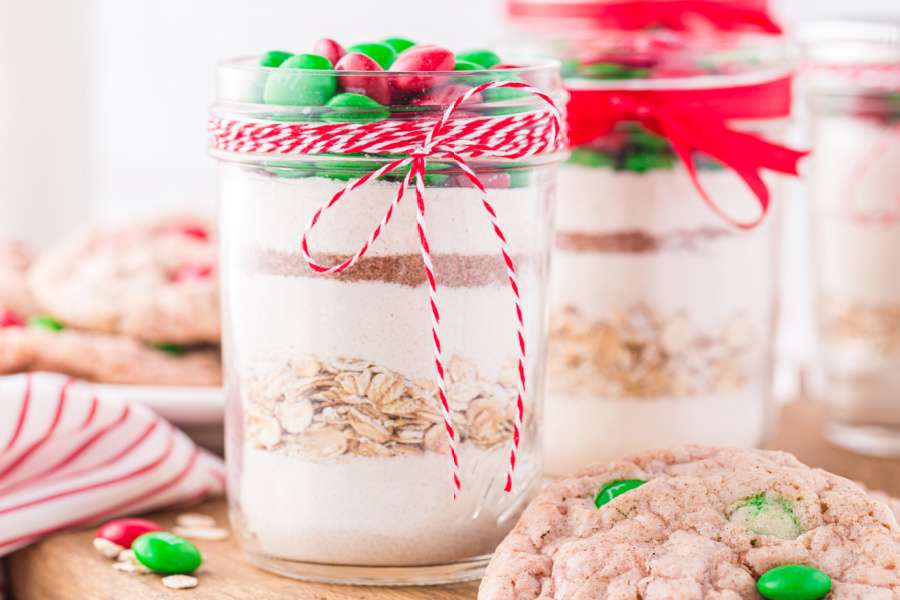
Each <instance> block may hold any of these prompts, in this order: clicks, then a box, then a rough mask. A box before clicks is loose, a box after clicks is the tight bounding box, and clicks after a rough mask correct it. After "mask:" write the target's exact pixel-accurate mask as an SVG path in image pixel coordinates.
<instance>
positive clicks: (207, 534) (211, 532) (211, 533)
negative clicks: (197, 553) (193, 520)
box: [172, 527, 228, 541]
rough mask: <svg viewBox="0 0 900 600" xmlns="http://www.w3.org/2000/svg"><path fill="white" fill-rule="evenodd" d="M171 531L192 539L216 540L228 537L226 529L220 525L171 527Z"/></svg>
mask: <svg viewBox="0 0 900 600" xmlns="http://www.w3.org/2000/svg"><path fill="white" fill-rule="evenodd" d="M172 533H174V534H175V535H180V536H181V537H183V538H188V539H194V540H210V541H218V540H224V539H225V538H227V537H228V530H227V529H222V528H221V527H173V528H172Z"/></svg>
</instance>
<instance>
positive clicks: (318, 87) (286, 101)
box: [263, 54, 337, 106]
mask: <svg viewBox="0 0 900 600" xmlns="http://www.w3.org/2000/svg"><path fill="white" fill-rule="evenodd" d="M317 71H322V72H321V73H318V72H317ZM336 90H337V77H336V76H335V74H334V69H333V67H332V65H331V62H329V60H328V59H327V58H325V57H324V56H319V55H318V54H295V55H294V56H292V57H290V58H289V59H287V60H286V61H284V62H283V63H281V66H279V67H278V70H277V71H275V72H274V73H272V74H270V75H269V79H268V81H266V88H265V91H264V92H263V101H264V102H266V104H282V105H288V106H321V105H323V104H325V103H326V102H328V100H329V99H331V97H332V96H334V92H335V91H336Z"/></svg>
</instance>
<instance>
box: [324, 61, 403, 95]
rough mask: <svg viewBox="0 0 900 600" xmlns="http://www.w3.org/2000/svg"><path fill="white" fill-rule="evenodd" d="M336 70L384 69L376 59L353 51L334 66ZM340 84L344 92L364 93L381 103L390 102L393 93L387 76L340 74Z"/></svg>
mask: <svg viewBox="0 0 900 600" xmlns="http://www.w3.org/2000/svg"><path fill="white" fill-rule="evenodd" d="M334 69H335V71H382V70H383V69H382V68H381V65H379V64H378V63H377V62H375V60H374V59H372V58H370V57H368V56H366V55H365V54H360V53H359V52H351V53H349V54H345V55H344V57H343V58H341V60H339V61H338V62H337V64H336V65H335V66H334ZM338 86H339V87H340V89H341V91H342V92H352V93H355V94H364V95H366V96H368V97H369V98H371V99H372V100H375V101H376V102H378V103H379V104H390V103H391V95H390V92H389V91H388V82H387V79H386V78H385V77H369V76H367V75H338Z"/></svg>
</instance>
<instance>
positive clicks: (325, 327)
mask: <svg viewBox="0 0 900 600" xmlns="http://www.w3.org/2000/svg"><path fill="white" fill-rule="evenodd" d="M255 64H256V62H255V61H254V59H252V58H251V59H246V60H244V59H241V60H234V61H230V62H226V63H223V64H222V65H221V66H220V67H219V69H218V100H217V103H216V104H215V106H214V107H213V109H212V118H211V122H213V123H215V124H214V125H213V129H215V128H216V127H219V128H220V133H221V130H222V128H225V127H226V125H225V124H224V122H226V121H229V120H231V121H237V122H240V123H247V122H250V123H252V124H253V126H260V125H261V126H263V129H257V130H256V131H257V133H258V134H259V136H260V138H266V133H265V126H270V127H272V128H273V129H272V130H274V129H277V128H279V127H283V126H290V127H297V128H300V129H303V128H311V129H303V130H304V131H307V133H305V134H304V135H306V136H307V139H306V141H307V142H309V144H307V145H305V146H303V148H304V149H306V150H304V151H306V152H309V153H301V152H300V151H295V152H294V153H284V154H274V153H272V152H271V147H268V148H267V147H265V145H262V146H259V145H257V146H253V150H248V148H249V146H246V147H241V146H240V144H231V145H229V142H228V141H226V140H224V137H223V138H220V142H221V143H220V144H219V145H215V146H214V149H213V151H212V152H213V154H214V156H215V157H216V158H217V159H218V160H219V188H220V214H221V217H220V218H221V235H222V240H223V247H222V258H221V263H222V267H221V269H222V279H223V281H222V284H223V305H224V325H223V329H224V335H223V345H224V357H225V372H226V395H227V416H226V446H227V447H226V456H227V464H228V489H229V501H230V505H231V517H232V521H233V525H234V529H235V531H236V532H237V534H238V536H239V537H240V539H241V541H242V543H243V546H244V549H245V551H246V553H247V554H248V556H249V558H250V560H251V561H252V562H254V563H256V564H258V565H260V566H262V567H264V568H266V569H269V570H272V571H275V572H278V573H282V574H285V575H289V576H293V577H297V578H302V579H310V580H319V581H333V582H343V583H376V584H424V583H437V582H447V581H455V580H462V579H471V578H475V577H477V576H479V575H480V572H481V569H482V567H483V566H484V565H485V564H486V560H487V558H488V557H489V555H490V553H491V552H492V551H493V549H494V547H495V546H496V544H497V543H498V542H499V541H500V540H501V539H502V538H503V537H504V536H505V534H506V533H507V531H508V530H509V529H510V528H511V527H512V525H513V524H514V522H515V520H516V518H517V516H518V512H519V511H520V509H521V508H523V505H524V504H525V503H526V502H527V500H528V499H529V497H530V496H531V495H532V493H533V491H534V490H535V488H536V486H537V485H538V482H539V480H540V473H541V460H540V450H539V448H540V444H539V423H540V418H541V399H542V388H543V383H544V381H543V373H544V364H545V358H546V357H545V339H544V337H545V329H546V285H547V281H546V280H547V271H548V263H549V257H548V253H549V248H550V244H551V239H552V238H551V226H552V212H553V205H554V196H555V181H556V169H557V167H556V164H557V163H558V162H559V161H560V160H561V158H563V157H564V154H563V152H562V151H561V150H560V148H559V147H557V148H556V149H554V150H553V151H550V152H542V153H536V154H533V155H531V156H524V157H519V158H516V159H515V160H511V159H510V160H507V159H505V158H502V157H499V158H498V157H493V158H491V157H482V158H471V157H470V158H469V159H468V165H469V167H470V168H471V169H472V171H473V172H474V174H475V175H477V177H478V178H479V179H480V181H481V182H482V183H483V184H484V186H485V187H486V188H487V189H486V198H487V199H488V201H489V202H490V204H491V205H492V207H493V209H494V210H495V211H496V219H497V223H498V225H499V228H500V229H501V230H502V233H503V235H505V239H506V242H507V243H508V255H509V257H510V258H511V261H512V262H513V263H514V265H515V269H516V272H517V284H518V285H517V291H518V295H519V296H520V303H521V309H522V312H523V321H524V323H523V336H524V340H523V341H524V343H525V347H526V348H527V355H526V359H525V365H524V369H525V370H524V372H525V389H526V395H525V398H524V425H523V427H522V436H521V440H522V441H521V445H520V446H519V449H518V460H517V464H516V470H515V476H514V480H513V484H512V491H511V492H506V491H504V483H505V482H506V476H507V469H508V468H509V462H510V448H511V445H512V438H513V430H514V427H515V422H516V413H517V411H516V399H517V392H518V384H519V378H518V372H519V369H518V364H517V359H518V357H519V345H518V343H517V318H516V308H517V305H516V303H515V301H514V300H515V297H514V294H513V291H512V289H511V286H510V282H509V275H508V270H507V265H506V264H505V261H504V256H503V255H501V253H500V248H501V246H500V242H499V240H498V235H497V234H496V233H495V229H494V226H493V222H492V220H491V218H490V216H491V215H489V214H488V212H487V211H486V210H485V206H484V205H483V204H482V194H481V193H480V192H479V190H478V189H476V188H475V187H474V186H473V184H472V183H471V182H470V180H469V178H468V177H467V176H466V174H465V173H464V172H463V171H462V170H461V169H460V167H459V166H458V164H457V163H455V162H454V161H453V160H451V159H449V158H447V157H446V156H443V157H442V156H440V155H438V154H433V155H432V156H431V157H430V158H428V159H427V174H426V175H425V177H424V190H423V191H424V196H423V206H422V208H423V213H422V214H418V211H417V202H416V198H415V191H414V189H413V187H412V186H410V187H408V188H406V196H410V195H412V196H413V198H407V199H406V200H404V201H402V202H400V203H399V204H398V205H397V206H396V209H395V210H393V213H392V214H390V215H389V223H387V225H386V226H384V228H383V229H380V228H379V230H380V235H377V233H376V235H375V236H374V237H377V239H370V236H372V235H373V230H375V228H376V227H377V226H379V223H380V222H382V219H384V215H385V212H386V211H387V210H388V208H389V207H390V206H392V202H393V201H394V199H395V197H396V196H397V193H398V189H403V183H402V182H403V179H404V176H405V175H406V173H407V172H408V170H409V169H410V166H409V165H404V166H401V167H400V168H398V169H396V170H394V171H391V172H385V173H384V174H383V176H381V177H378V178H372V179H370V180H366V181H364V182H362V183H361V184H360V185H359V187H358V188H357V189H354V190H353V191H352V192H350V193H349V194H348V195H347V196H346V200H345V201H342V202H339V203H337V204H335V205H334V207H333V209H330V210H329V211H328V212H327V213H326V214H323V216H322V217H321V221H319V222H317V223H315V229H314V230H313V229H312V225H309V224H310V222H311V219H313V216H314V215H315V214H316V211H317V210H318V209H319V208H320V207H322V206H323V205H324V204H325V203H326V202H328V201H329V200H331V199H332V198H334V197H335V195H336V194H338V193H339V192H340V191H341V190H342V189H344V187H345V186H347V185H348V184H350V183H351V182H352V181H354V180H356V179H358V178H361V177H363V176H365V175H367V174H369V173H371V172H372V171H373V170H375V169H378V168H380V167H384V166H386V165H388V164H390V163H392V162H393V161H395V160H398V159H401V158H403V157H404V156H406V155H408V154H409V153H410V151H411V148H409V147H408V146H409V143H407V142H404V140H407V141H408V139H409V136H410V135H414V137H415V136H418V137H415V140H414V141H416V140H417V141H416V143H418V142H419V141H421V137H422V135H421V134H422V132H424V131H425V129H426V128H427V129H431V128H432V126H433V125H434V124H435V123H437V121H438V119H439V117H440V116H441V115H442V114H443V113H444V111H445V109H446V108H447V107H448V105H449V104H450V103H451V102H452V101H453V100H454V99H455V98H456V97H457V96H459V95H460V94H461V93H462V92H463V91H466V90H469V89H471V87H470V86H471V85H473V84H475V83H480V82H483V81H486V80H492V79H497V78H502V79H504V80H516V81H522V82H527V83H529V84H531V85H533V86H534V87H535V88H540V89H541V90H544V91H546V92H547V93H548V94H550V95H551V96H552V97H553V98H554V99H555V100H556V101H557V102H559V103H562V102H563V101H564V98H565V95H564V93H563V92H561V82H560V78H559V69H558V64H557V63H554V62H552V61H551V62H547V63H542V64H539V65H535V66H525V67H519V68H510V69H504V70H502V71H498V70H494V71H467V72H465V74H462V73H459V72H457V73H454V72H440V73H438V72H429V73H427V74H423V73H418V74H413V73H392V72H380V73H373V72H362V71H360V72H354V71H342V72H341V77H342V78H345V77H350V78H351V79H350V80H349V81H352V82H353V85H354V86H355V87H356V88H357V89H367V90H387V91H388V93H395V92H393V91H392V90H394V88H395V85H396V86H398V87H399V86H403V91H404V92H405V96H404V97H403V98H402V102H395V103H394V104H393V105H390V106H387V107H384V106H382V107H380V108H372V107H371V106H364V107H362V108H359V107H346V108H341V105H340V104H339V103H335V102H332V103H331V106H317V105H313V106H307V105H298V106H293V105H289V104H287V103H286V102H282V103H281V104H272V103H268V104H267V103H265V102H264V100H265V99H266V98H271V97H272V96H273V94H272V93H270V92H271V86H272V82H273V81H276V82H278V83H277V85H281V83H284V82H287V83H288V84H289V86H292V85H294V83H292V80H293V79H295V78H306V79H305V80H302V83H300V84H297V85H299V86H300V87H301V88H303V89H307V87H308V86H309V85H312V87H313V88H314V89H322V88H328V87H330V86H332V84H330V83H327V82H325V83H322V80H324V79H325V78H328V77H334V74H333V72H322V71H308V70H297V69H294V70H289V71H286V70H285V69H280V70H279V69H271V68H262V67H257V66H255ZM521 64H525V63H521ZM501 73H502V77H500V75H499V74H501ZM416 77H418V78H419V79H418V80H417V79H414V78H416ZM403 78H405V79H403ZM347 81H348V80H347V79H342V80H341V82H340V84H339V85H340V86H342V87H343V86H345V85H348V84H347ZM310 82H312V83H311V84H310ZM397 82H399V83H397ZM410 82H414V83H415V87H416V88H417V89H416V90H415V91H414V92H411V91H410ZM304 86H306V87H304ZM292 89H295V88H292ZM410 96H411V97H410ZM392 97H394V98H396V95H394V96H392ZM463 109H464V110H460V111H458V112H457V113H454V115H453V120H451V121H450V123H449V125H448V127H449V128H450V129H452V127H453V126H454V124H460V123H462V124H465V123H473V122H476V121H475V120H476V119H481V120H482V121H484V120H485V119H497V118H501V119H502V118H504V117H516V115H526V116H527V115H529V114H536V113H537V112H539V111H545V110H546V109H547V104H546V103H544V102H543V101H542V100H541V99H539V98H537V97H535V96H534V95H532V94H530V93H528V92H525V91H522V90H510V89H495V90H485V91H483V92H481V93H479V94H476V95H475V96H473V97H472V98H470V99H469V100H468V101H467V102H465V103H464V104H463ZM544 120H545V119H544ZM542 122H543V121H542ZM329 124H333V125H335V126H337V127H344V128H349V130H350V133H351V134H354V135H355V134H357V133H360V132H362V131H363V130H362V129H357V128H359V127H363V126H367V125H378V126H379V127H381V126H387V127H381V128H380V129H379V134H378V135H380V136H381V137H380V138H379V140H378V143H379V144H381V145H380V146H378V148H386V149H389V150H377V149H373V148H374V147H372V146H368V147H367V148H369V151H366V152H363V151H355V150H354V151H348V149H347V148H348V147H353V148H355V149H356V150H360V148H361V147H360V146H358V145H354V144H356V143H358V142H359V139H361V138H355V141H354V142H353V143H351V142H346V140H345V142H346V143H344V144H343V146H339V147H338V146H335V145H334V143H333V142H334V140H333V139H332V138H331V137H329V136H330V135H331V134H333V133H334V131H333V130H332V131H330V133H329V131H326V129H323V128H325V127H327V126H328V125H329ZM409 126H419V128H418V129H417V130H415V132H414V134H410V133H409V132H408V131H406V129H405V128H406V127H409ZM426 126H427V127H426ZM391 127H393V128H394V129H390V128H391ZM533 129H534V128H533V127H532V126H530V125H527V124H526V125H520V126H519V127H518V128H517V129H516V130H515V131H516V132H517V133H516V136H518V135H519V134H523V133H526V132H528V131H531V130H533ZM272 130H270V133H271V131H272ZM279 131H280V132H281V133H279V134H278V135H276V136H274V137H273V138H271V139H274V140H278V141H277V142H273V143H274V145H276V146H277V145H278V144H281V146H280V147H283V146H284V144H286V143H288V142H290V141H291V140H289V139H287V138H290V135H291V130H284V129H281V130H279ZM231 132H232V133H235V134H236V132H237V130H231ZM237 133H239V132H237ZM344 133H347V131H344ZM335 135H337V134H335ZM285 136H287V137H285ZM404 136H406V137H404ZM516 136H513V137H514V138H516V139H518V137H516ZM225 137H227V136H225ZM440 137H441V136H440V135H438V136H436V138H435V139H437V138H440ZM246 139H247V138H245V140H246ZM267 139H269V138H267ZM294 141H296V140H294ZM513 141H515V140H513ZM363 142H365V143H370V142H366V141H365V140H363ZM557 142H558V144H559V145H561V143H562V142H561V138H559V139H558V140H557ZM248 143H249V142H248ZM359 143H362V142H359ZM251 145H252V144H251ZM457 151H460V152H462V153H463V154H465V153H466V151H465V150H459V149H458V148H457ZM312 152H317V153H315V154H314V153H312ZM348 154H349V155H348ZM426 217H427V226H426V222H425V221H426ZM419 224H420V225H421V229H420V230H418V229H417V226H418V225H419ZM308 225H309V227H310V231H309V239H308V242H307V240H306V238H305V237H304V236H305V233H304V232H305V231H306V230H307V227H308ZM426 235H427V246H426V242H424V241H422V239H421V238H425V236H426ZM301 239H302V240H303V243H302V244H301ZM367 239H368V240H369V242H366V240H367ZM307 243H308V247H309V253H310V254H311V260H312V259H314V260H315V261H317V262H318V263H320V264H325V265H333V264H338V263H340V262H341V261H343V260H344V259H346V258H348V257H350V256H353V255H354V253H356V252H357V250H358V249H359V247H360V246H362V245H363V244H364V243H366V244H367V250H368V251H367V252H365V253H364V255H363V256H361V257H359V259H358V260H356V261H354V262H353V263H352V265H350V266H349V267H348V268H346V270H343V271H342V272H339V273H333V274H328V273H319V272H316V271H315V270H313V269H312V268H310V266H308V264H307V260H306V259H305V257H304V253H303V251H304V248H306V244H307ZM423 262H424V264H425V266H426V267H427V268H423ZM432 272H433V274H434V288H435V290H436V300H435V302H436V304H434V305H432V304H430V297H429V291H430V289H431V288H430V286H429V280H430V278H431V273H432ZM437 314H439V315H440V316H439V320H440V329H439V333H437V334H433V333H432V324H433V321H434V320H435V316H436V315H437ZM435 339H439V343H440V352H437V351H436V349H435V347H434V345H435ZM436 355H438V357H439V358H441V360H442V363H441V364H442V368H443V370H444V372H445V385H446V396H447V401H448V407H447V410H448V411H449V415H450V425H451V426H452V428H453V429H454V436H455V443H456V454H457V456H458V462H459V473H458V476H459V478H460V481H461V489H460V490H458V492H457V493H456V497H455V498H454V494H453V493H452V492H453V491H454V490H453V486H452V478H451V470H452V465H453V461H452V458H451V456H450V447H449V444H448V434H447V427H446V426H445V424H444V421H443V412H442V404H441V399H440V397H439V388H438V385H437V381H438V380H437V379H436V377H435V373H436Z"/></svg>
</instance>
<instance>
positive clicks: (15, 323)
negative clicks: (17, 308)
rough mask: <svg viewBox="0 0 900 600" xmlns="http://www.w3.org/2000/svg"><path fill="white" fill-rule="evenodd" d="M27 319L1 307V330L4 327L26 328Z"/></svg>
mask: <svg viewBox="0 0 900 600" xmlns="http://www.w3.org/2000/svg"><path fill="white" fill-rule="evenodd" d="M24 326H25V319H23V318H22V317H20V316H19V315H17V314H16V313H14V312H13V311H11V310H9V309H8V308H4V307H2V306H0V329H3V328H4V327H24Z"/></svg>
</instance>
